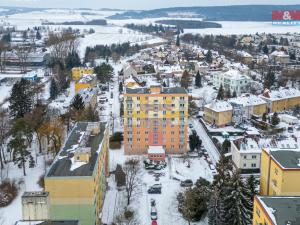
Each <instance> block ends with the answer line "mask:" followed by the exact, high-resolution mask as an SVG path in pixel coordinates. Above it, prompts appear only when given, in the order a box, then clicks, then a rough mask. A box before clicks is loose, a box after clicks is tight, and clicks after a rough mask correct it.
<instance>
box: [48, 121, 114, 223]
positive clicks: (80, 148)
mask: <svg viewBox="0 0 300 225" xmlns="http://www.w3.org/2000/svg"><path fill="white" fill-rule="evenodd" d="M108 140H109V126H108V124H107V123H98V122H95V123H94V122H79V123H77V124H76V125H75V127H74V128H73V130H72V132H71V133H70V135H69V137H68V139H67V141H66V143H65V145H64V147H63V148H62V149H61V151H60V152H59V154H58V155H57V157H56V158H55V160H54V162H53V164H52V165H51V167H50V170H49V171H48V172H47V174H46V176H45V191H47V192H49V199H50V219H52V220H63V219H64V220H65V219H69V220H79V221H80V224H81V225H94V224H96V225H99V224H100V221H99V216H100V214H101V211H102V205H103V201H104V196H105V191H106V177H107V176H108V173H109V170H108V162H109V152H108V142H109V141H108Z"/></svg>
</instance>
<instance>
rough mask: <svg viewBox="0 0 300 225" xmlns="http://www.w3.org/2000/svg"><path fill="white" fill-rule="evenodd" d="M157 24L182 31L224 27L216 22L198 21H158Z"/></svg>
mask: <svg viewBox="0 0 300 225" xmlns="http://www.w3.org/2000/svg"><path fill="white" fill-rule="evenodd" d="M155 23H159V24H163V25H171V26H176V27H178V28H182V29H203V28H221V27H222V25H221V24H218V23H215V22H207V21H196V20H157V21H155Z"/></svg>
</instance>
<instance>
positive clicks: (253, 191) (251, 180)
mask: <svg viewBox="0 0 300 225" xmlns="http://www.w3.org/2000/svg"><path fill="white" fill-rule="evenodd" d="M258 185H259V181H258V180H256V179H255V177H254V176H253V175H251V176H250V177H248V178H247V180H246V187H247V190H248V191H249V194H250V209H251V211H252V212H253V202H254V196H255V195H257V194H258ZM252 216H253V215H252V214H251V220H252Z"/></svg>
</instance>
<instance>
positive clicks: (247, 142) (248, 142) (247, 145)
mask: <svg viewBox="0 0 300 225" xmlns="http://www.w3.org/2000/svg"><path fill="white" fill-rule="evenodd" d="M233 142H234V144H235V145H236V146H237V148H238V149H239V150H240V151H241V152H245V153H246V152H247V153H250V152H251V153H257V152H261V148H260V147H259V146H258V144H257V142H256V141H255V140H254V139H252V138H242V139H238V140H235V141H233Z"/></svg>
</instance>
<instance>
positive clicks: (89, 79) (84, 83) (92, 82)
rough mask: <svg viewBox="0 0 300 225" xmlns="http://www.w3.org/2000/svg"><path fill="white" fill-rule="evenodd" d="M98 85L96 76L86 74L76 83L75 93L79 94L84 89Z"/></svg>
mask: <svg viewBox="0 0 300 225" xmlns="http://www.w3.org/2000/svg"><path fill="white" fill-rule="evenodd" d="M96 85H97V76H96V74H84V75H82V77H81V78H80V79H79V80H78V81H76V83H75V93H79V91H80V90H82V89H89V88H93V87H95V86H96Z"/></svg>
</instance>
